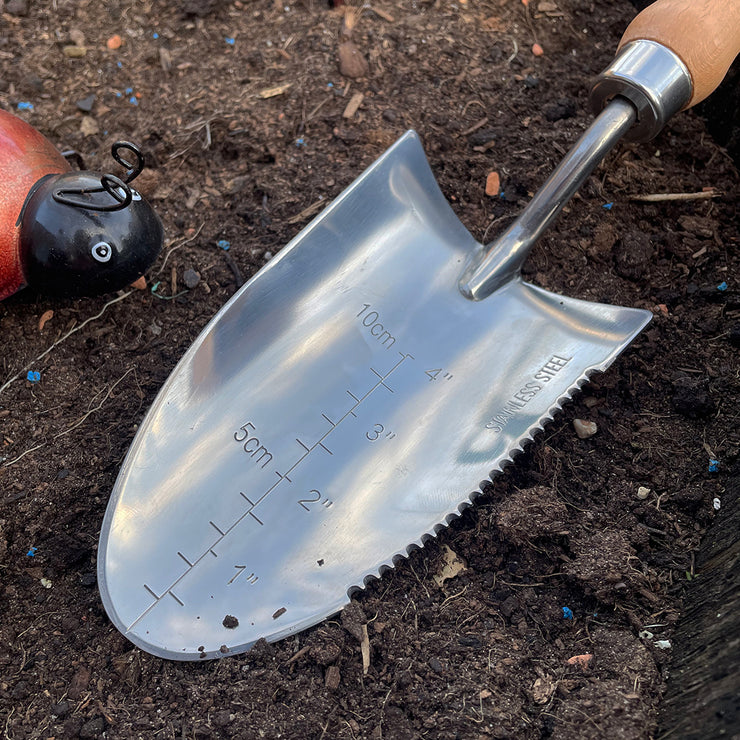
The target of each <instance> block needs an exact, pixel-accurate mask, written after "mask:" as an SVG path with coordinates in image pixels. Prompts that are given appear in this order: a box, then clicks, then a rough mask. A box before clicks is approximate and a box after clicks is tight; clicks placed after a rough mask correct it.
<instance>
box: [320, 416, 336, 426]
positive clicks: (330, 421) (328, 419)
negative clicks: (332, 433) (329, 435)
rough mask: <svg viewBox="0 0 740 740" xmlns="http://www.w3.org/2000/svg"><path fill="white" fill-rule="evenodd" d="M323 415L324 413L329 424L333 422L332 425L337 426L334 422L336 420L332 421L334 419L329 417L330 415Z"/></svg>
mask: <svg viewBox="0 0 740 740" xmlns="http://www.w3.org/2000/svg"><path fill="white" fill-rule="evenodd" d="M321 415H322V416H323V417H324V418H325V419H326V420H327V421H328V422H329V424H331V425H332V426H333V427H335V426H336V424H335V423H334V422H333V421H332V420H331V419H330V418H329V417H328V416H327V415H326V414H321Z"/></svg>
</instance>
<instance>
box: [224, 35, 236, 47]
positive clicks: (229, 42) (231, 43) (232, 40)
mask: <svg viewBox="0 0 740 740" xmlns="http://www.w3.org/2000/svg"><path fill="white" fill-rule="evenodd" d="M224 41H225V42H226V43H227V44H228V45H229V46H233V45H234V39H232V38H231V36H227V37H226V38H225V39H224Z"/></svg>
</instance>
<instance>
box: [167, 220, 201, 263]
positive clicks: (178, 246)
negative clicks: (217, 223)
mask: <svg viewBox="0 0 740 740" xmlns="http://www.w3.org/2000/svg"><path fill="white" fill-rule="evenodd" d="M204 226H205V222H204V223H202V224H201V225H200V226H199V227H198V230H197V231H196V232H195V234H193V235H192V236H191V237H190V238H189V239H184V240H183V241H181V242H180V243H179V244H175V245H174V246H173V247H171V248H170V249H169V251H168V252H167V254H166V255H165V256H164V260H163V261H162V267H160V268H159V273H157V274H160V273H161V272H162V270H164V266H165V265H166V264H167V260H168V259H169V258H170V255H171V254H172V253H173V252H174V251H175V250H176V249H180V247H184V246H185V245H186V244H190V242H192V241H194V240H195V239H197V238H198V235H199V234H200V232H201V231H203V227H204Z"/></svg>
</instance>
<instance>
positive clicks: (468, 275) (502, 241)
mask: <svg viewBox="0 0 740 740" xmlns="http://www.w3.org/2000/svg"><path fill="white" fill-rule="evenodd" d="M634 121H635V109H634V107H633V106H632V104H631V103H629V102H627V101H626V100H619V99H617V100H614V101H613V102H612V103H610V104H609V105H608V106H607V107H606V109H605V110H604V111H602V112H601V113H600V114H599V116H598V117H597V118H596V120H595V121H594V122H593V123H592V124H591V125H590V126H589V127H588V128H587V129H586V131H585V132H584V133H583V135H582V136H581V138H580V139H578V141H577V142H576V143H575V145H574V146H573V148H572V149H571V150H570V151H569V152H568V154H567V155H566V156H565V158H564V159H563V160H562V161H561V162H560V164H559V165H558V166H557V168H556V169H555V170H554V171H553V173H552V174H551V175H550V177H549V178H548V179H547V180H546V181H545V184H544V185H543V186H542V187H541V188H540V189H539V190H538V191H537V192H536V193H535V195H534V197H533V198H532V200H531V201H530V202H529V203H528V204H527V207H526V208H525V209H524V210H523V211H522V213H521V214H520V215H519V216H518V217H517V219H516V220H515V221H514V222H513V223H512V224H511V226H509V227H508V228H507V229H506V230H505V231H504V232H503V233H502V234H501V236H499V237H498V238H497V239H496V240H494V241H493V242H491V243H490V244H489V245H487V246H486V247H485V250H484V251H482V252H481V254H480V256H479V257H478V258H477V259H475V260H473V262H472V263H471V265H470V266H469V267H468V269H467V270H466V271H465V273H464V274H463V276H462V278H461V280H460V290H461V291H462V292H463V294H464V295H465V296H467V297H468V298H472V299H473V300H476V301H480V300H483V299H484V298H487V297H488V296H489V295H491V293H493V292H494V291H495V290H497V289H498V288H499V287H500V286H501V285H503V284H504V283H506V282H508V281H509V280H511V278H512V277H513V276H514V275H517V274H518V273H519V270H521V267H522V265H523V264H524V260H525V259H526V258H527V255H528V254H529V252H530V250H531V249H532V247H533V246H534V244H535V242H536V241H537V240H538V239H539V238H540V237H541V236H542V234H543V233H544V232H545V230H546V229H547V227H548V226H549V225H550V224H551V223H552V221H553V220H554V219H555V217H556V216H557V215H558V213H560V211H561V210H562V208H563V206H564V205H565V204H566V203H567V202H568V201H569V200H570V199H571V198H572V197H573V194H574V193H575V192H576V190H578V188H579V187H580V186H581V185H582V184H583V182H584V180H585V179H586V178H587V177H588V176H589V175H590V174H591V172H593V169H594V167H596V165H598V164H599V162H601V160H602V159H603V158H604V157H605V156H606V154H607V153H608V152H609V151H610V150H611V149H612V147H613V146H614V145H615V144H616V143H617V142H618V141H619V140H620V139H621V138H622V137H623V136H624V134H625V132H626V131H628V130H629V128H630V126H631V125H632V124H633V123H634Z"/></svg>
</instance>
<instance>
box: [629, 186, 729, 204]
mask: <svg viewBox="0 0 740 740" xmlns="http://www.w3.org/2000/svg"><path fill="white" fill-rule="evenodd" d="M720 195H722V193H721V192H720V191H719V190H715V189H714V188H710V189H709V190H702V191H700V192H698V193H650V194H648V195H632V196H630V200H631V201H634V202H637V203H661V202H663V201H669V200H706V199H707V198H719V196H720Z"/></svg>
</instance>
